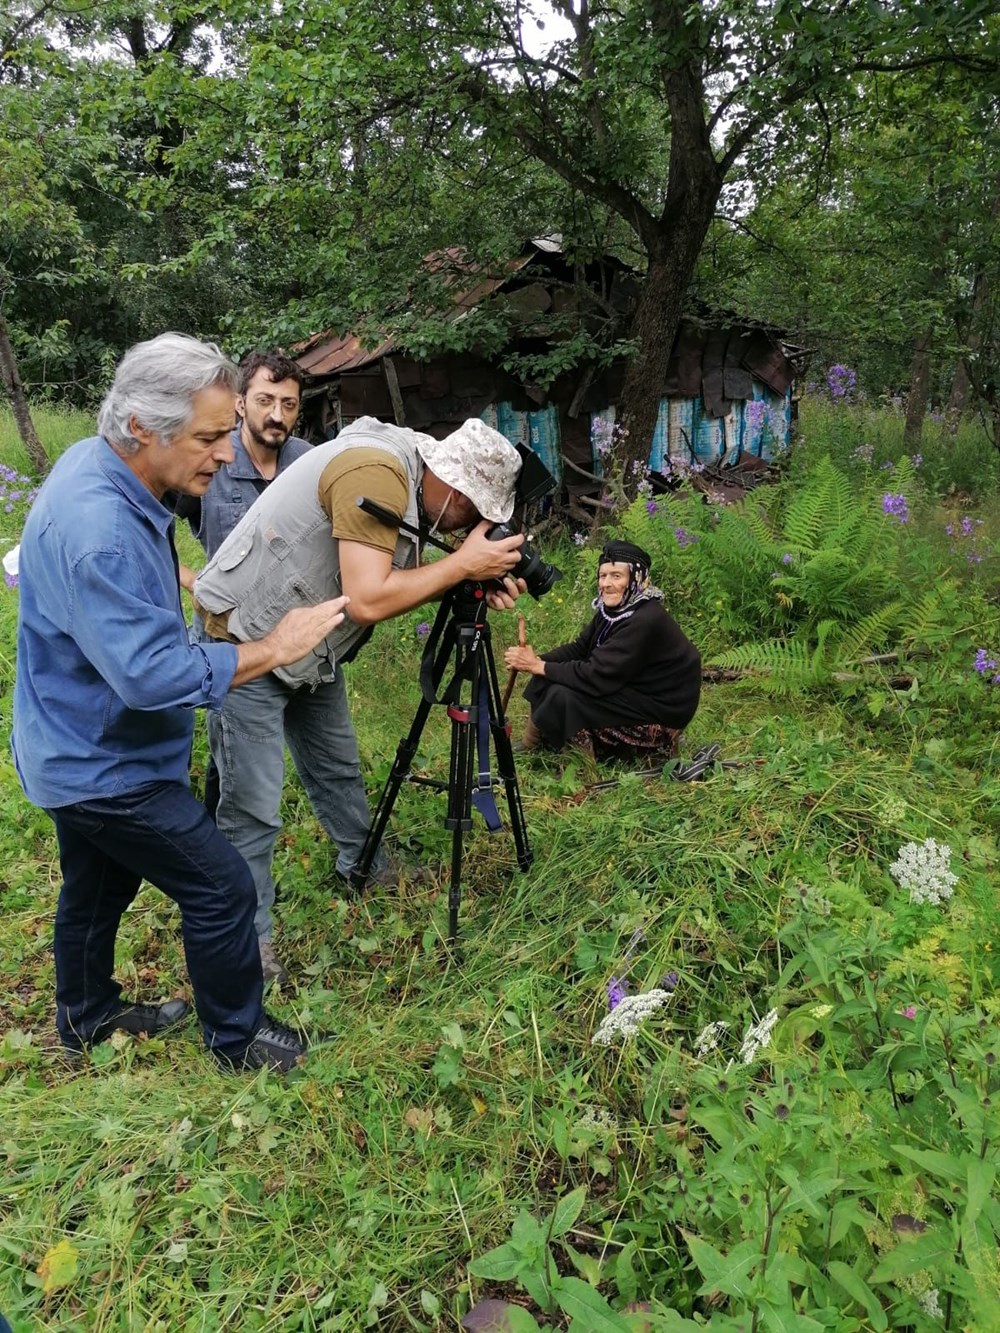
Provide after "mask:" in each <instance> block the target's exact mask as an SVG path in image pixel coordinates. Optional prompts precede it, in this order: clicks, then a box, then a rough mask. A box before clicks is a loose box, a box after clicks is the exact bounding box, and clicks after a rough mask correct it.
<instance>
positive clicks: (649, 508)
mask: <svg viewBox="0 0 1000 1333" xmlns="http://www.w3.org/2000/svg"><path fill="white" fill-rule="evenodd" d="M659 512H660V506H659V505H658V504H657V503H656V501H655V500H647V501H646V513H647V514H648V515H649V517H650V518H652V517H653V515H654V514H658V513H659Z"/></svg>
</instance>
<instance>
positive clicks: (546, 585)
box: [486, 523, 562, 602]
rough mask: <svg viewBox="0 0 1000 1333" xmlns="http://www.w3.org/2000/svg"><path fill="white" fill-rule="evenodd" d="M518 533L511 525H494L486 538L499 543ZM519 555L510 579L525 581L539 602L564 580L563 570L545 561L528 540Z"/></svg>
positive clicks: (520, 548) (519, 550)
mask: <svg viewBox="0 0 1000 1333" xmlns="http://www.w3.org/2000/svg"><path fill="white" fill-rule="evenodd" d="M516 533H517V528H514V527H511V525H510V524H509V523H494V524H493V526H492V527H491V528H490V529H489V531H488V532H487V533H486V536H487V537H488V538H489V540H490V541H491V542H499V541H502V540H503V539H504V537H513V536H515V535H516ZM518 555H519V556H520V559H519V560H518V562H517V564H516V565H515V566H514V568H513V569H512V570H511V571H510V574H509V576H508V577H510V578H512V579H524V582H525V586H526V587H527V589H528V591H529V592H530V593H531V595H532V597H534V599H535V601H536V602H537V601H539V599H540V598H542V597H544V596H545V594H546V593H547V592H548V591H549V590H550V589H551V587H552V585H553V584H554V583H555V581H556V580H557V579H561V578H562V570H561V569H556V567H555V565H550V564H549V563H548V561H546V560H543V559H542V557H541V556H540V555H539V554H538V552H537V550H536V549H535V548H534V546H532V544H531V543H530V542H529V541H527V540H525V541H524V542H523V543H522V544H521V546H519V547H518Z"/></svg>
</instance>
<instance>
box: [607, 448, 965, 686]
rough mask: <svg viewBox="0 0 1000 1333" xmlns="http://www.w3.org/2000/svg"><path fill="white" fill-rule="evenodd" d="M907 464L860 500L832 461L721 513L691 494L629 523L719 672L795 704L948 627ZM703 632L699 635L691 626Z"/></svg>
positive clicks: (948, 596) (871, 483) (640, 506)
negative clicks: (924, 560) (912, 507)
mask: <svg viewBox="0 0 1000 1333" xmlns="http://www.w3.org/2000/svg"><path fill="white" fill-rule="evenodd" d="M886 484H888V485H889V486H891V492H892V494H893V495H894V496H899V495H902V496H903V497H904V499H905V500H906V503H907V505H909V504H911V503H913V498H914V491H915V489H916V478H915V474H914V472H913V469H912V467H911V466H910V463H909V460H906V459H904V460H902V461H901V462H900V463H899V464H898V465H897V466H896V468H895V470H894V472H893V473H892V475H891V477H886V476H885V475H881V474H879V475H875V476H871V475H869V477H868V478H867V480H866V484H865V485H863V486H862V487H860V488H858V487H856V486H855V485H854V484H853V483H852V482H851V480H850V478H849V477H848V476H847V475H846V474H845V473H843V472H842V471H840V470H839V469H838V468H836V467H835V466H834V465H833V463H832V462H831V461H830V459H829V458H824V459H822V460H820V462H819V463H818V464H817V465H816V466H815V468H814V469H813V471H812V472H811V473H810V474H809V475H808V476H807V477H805V478H800V479H799V480H798V481H796V482H790V481H789V482H785V483H783V484H781V485H779V486H775V487H771V488H760V489H758V490H756V491H754V492H753V493H752V494H750V495H748V496H747V498H746V499H745V500H744V501H743V503H742V504H739V505H733V506H725V507H719V506H714V505H711V504H708V503H706V502H705V501H704V499H703V498H702V497H699V496H693V495H682V496H678V495H667V496H662V497H660V496H658V497H656V499H655V500H653V501H637V502H636V503H635V504H633V505H632V506H631V507H630V508H629V509H628V510H627V511H626V513H625V514H624V515H623V518H622V527H623V528H624V531H625V534H626V535H627V536H628V538H629V539H630V540H632V541H635V542H638V543H639V544H640V545H642V546H645V547H646V548H647V549H649V550H650V552H651V554H652V556H653V564H654V576H655V577H656V580H657V582H659V583H660V584H661V586H662V587H663V588H664V589H665V591H666V592H667V595H668V603H669V604H671V605H672V606H674V607H677V606H678V603H683V604H686V607H691V608H693V610H694V613H695V616H696V617H697V618H698V619H699V620H700V621H701V623H702V626H704V629H703V630H702V648H703V651H705V652H706V655H707V656H709V657H710V658H711V660H712V661H713V662H714V663H716V664H717V665H719V666H723V667H730V668H740V669H744V670H747V671H750V672H753V673H754V674H755V675H756V676H758V677H759V680H760V683H762V684H763V687H764V688H766V689H769V690H775V691H777V692H780V693H789V692H798V691H801V690H804V689H807V688H810V687H814V686H817V685H820V684H823V683H827V682H830V681H832V680H834V679H835V678H836V677H837V676H838V675H840V674H843V673H845V672H849V671H851V670H852V668H854V667H856V666H857V664H858V663H859V661H861V660H862V659H864V658H865V657H868V656H871V655H875V654H879V653H883V652H886V651H889V650H890V649H899V648H904V649H905V648H907V647H908V646H911V645H914V644H918V643H928V642H930V641H931V640H933V639H934V637H935V636H940V635H941V634H942V633H944V632H945V626H946V625H947V624H948V623H949V620H952V623H953V618H951V617H950V616H949V614H948V612H949V610H953V609H954V602H955V587H954V584H953V583H950V582H947V581H945V582H942V583H938V584H936V585H935V586H933V587H931V588H930V590H928V587H927V577H926V571H923V570H920V569H918V568H917V566H916V564H915V562H914V560H913V558H912V554H913V553H912V549H911V548H912V545H913V541H912V536H911V529H910V526H909V525H908V523H907V522H906V521H905V516H906V514H907V512H908V511H906V510H902V513H903V515H904V517H901V513H900V512H897V511H899V510H900V508H901V506H900V504H899V502H898V501H894V502H893V504H892V505H890V506H889V507H888V512H887V507H886V505H885V504H884V493H883V487H884V486H885V485H886ZM696 628H701V627H697V626H696Z"/></svg>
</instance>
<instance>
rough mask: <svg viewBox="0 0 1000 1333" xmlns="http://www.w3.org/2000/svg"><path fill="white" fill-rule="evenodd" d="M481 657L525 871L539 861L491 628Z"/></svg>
mask: <svg viewBox="0 0 1000 1333" xmlns="http://www.w3.org/2000/svg"><path fill="white" fill-rule="evenodd" d="M480 653H482V655H483V658H484V664H483V669H484V670H485V671H486V682H487V693H488V695H489V709H490V730H491V731H492V733H493V748H494V750H495V751H496V756H497V773H498V774H499V775H500V780H501V781H502V782H503V785H504V790H505V791H506V793H507V809H508V810H509V811H510V827H511V832H512V833H513V835H514V848H515V850H516V852H517V864H518V865H519V866H520V868H521V869H522V870H527V869H528V867H529V866H530V865H531V863H532V861H533V860H534V859H535V858H534V853H533V852H532V850H531V847H530V845H529V843H528V826H527V824H526V823H525V820H524V807H523V806H522V805H521V789H520V787H519V785H518V781H517V768H516V767H515V765H514V750H513V747H512V746H511V743H510V729H509V728H508V726H507V719H506V717H505V716H504V707H503V700H502V697H501V694H500V681H499V679H498V677H497V665H496V661H495V660H494V657H493V644H492V639H491V637H490V634H489V628H488V626H487V627H486V631H485V635H484V642H483V643H482V645H481V646H480Z"/></svg>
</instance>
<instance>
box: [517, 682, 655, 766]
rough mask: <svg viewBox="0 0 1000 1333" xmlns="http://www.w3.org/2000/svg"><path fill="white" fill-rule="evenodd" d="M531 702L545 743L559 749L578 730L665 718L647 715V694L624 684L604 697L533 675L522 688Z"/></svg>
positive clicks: (535, 721)
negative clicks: (525, 687) (583, 692)
mask: <svg viewBox="0 0 1000 1333" xmlns="http://www.w3.org/2000/svg"><path fill="white" fill-rule="evenodd" d="M524 697H525V699H527V701H528V703H529V704H530V705H531V720H532V722H534V724H535V726H536V727H537V728H538V730H539V732H540V733H541V736H542V739H543V741H544V742H545V744H546V745H549V746H551V747H552V748H553V749H557V750H558V749H559V748H561V747H562V746H563V745H565V744H566V743H567V741H571V740H572V739H573V738H574V736H576V735H577V733H578V732H580V731H596V730H599V729H600V728H602V727H631V726H634V725H636V724H640V725H641V724H645V723H650V722H661V724H662V725H666V721H665V719H664V720H661V719H657V718H654V717H651V716H650V712H651V710H650V706H649V700H648V698H647V697H646V696H645V695H643V694H640V692H639V691H638V690H634V689H630V688H628V687H626V688H624V689H621V690H616V691H615V693H614V694H609V695H608V696H607V697H606V698H603V699H595V698H594V697H593V695H587V694H582V693H581V692H580V691H579V690H571V689H568V688H567V687H566V686H565V685H557V684H556V683H555V682H554V681H550V680H546V679H545V677H544V676H533V677H532V678H531V681H530V682H529V684H528V687H527V689H526V690H525V691H524Z"/></svg>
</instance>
